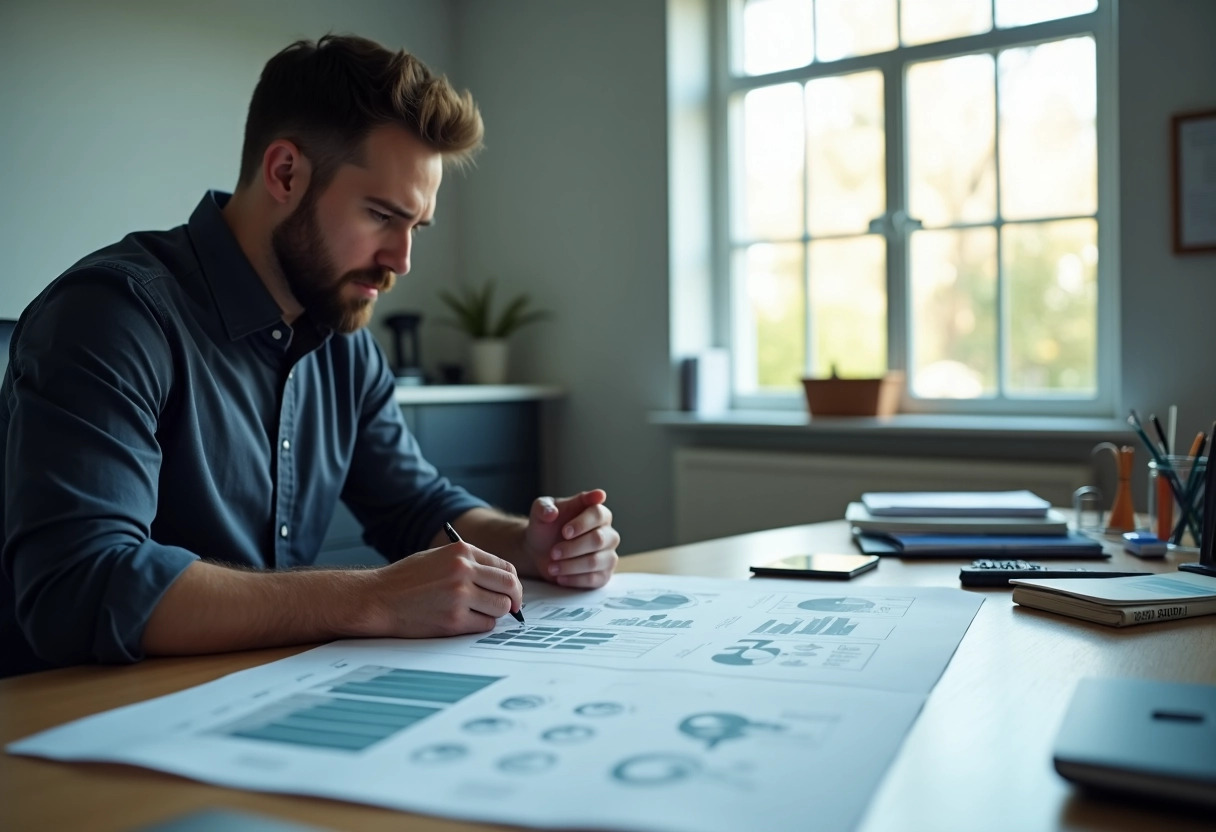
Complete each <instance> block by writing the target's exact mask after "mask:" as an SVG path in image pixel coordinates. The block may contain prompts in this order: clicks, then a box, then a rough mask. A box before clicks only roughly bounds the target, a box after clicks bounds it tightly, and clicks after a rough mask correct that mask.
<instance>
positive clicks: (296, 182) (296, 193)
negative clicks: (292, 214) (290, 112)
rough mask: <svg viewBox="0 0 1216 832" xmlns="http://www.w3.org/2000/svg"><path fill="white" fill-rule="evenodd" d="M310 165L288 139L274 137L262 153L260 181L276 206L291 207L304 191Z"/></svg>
mask: <svg viewBox="0 0 1216 832" xmlns="http://www.w3.org/2000/svg"><path fill="white" fill-rule="evenodd" d="M311 177H312V164H311V163H310V162H309V161H308V157H306V156H305V155H304V154H303V153H302V152H301V151H300V148H299V146H298V145H296V143H295V142H293V141H291V140H290V139H275V140H274V141H272V142H271V143H270V144H269V145H267V146H266V152H265V153H263V154H262V184H263V186H264V187H265V188H266V193H267V194H269V195H270V198H271V199H273V200H274V201H275V202H277V203H279V204H280V205H284V206H290V207H293V208H294V207H295V205H296V204H298V203H299V201H300V200H301V199H303V197H304V194H305V193H307V191H308V181H309V179H310V178H311Z"/></svg>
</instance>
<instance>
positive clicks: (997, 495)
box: [861, 491, 1051, 517]
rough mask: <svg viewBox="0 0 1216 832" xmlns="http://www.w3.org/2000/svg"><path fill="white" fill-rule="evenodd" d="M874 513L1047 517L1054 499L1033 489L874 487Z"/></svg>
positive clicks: (869, 506)
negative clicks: (1046, 498) (875, 489)
mask: <svg viewBox="0 0 1216 832" xmlns="http://www.w3.org/2000/svg"><path fill="white" fill-rule="evenodd" d="M861 502H862V505H864V506H865V507H866V510H867V511H869V512H870V514H872V515H873V516H875V517H1044V516H1045V515H1046V514H1047V510H1048V509H1049V508H1051V503H1049V502H1047V501H1046V500H1044V499H1043V498H1042V497H1040V496H1038V495H1037V494H1035V493H1033V492H1031V491H906V492H905V491H872V492H867V493H865V494H862V495H861Z"/></svg>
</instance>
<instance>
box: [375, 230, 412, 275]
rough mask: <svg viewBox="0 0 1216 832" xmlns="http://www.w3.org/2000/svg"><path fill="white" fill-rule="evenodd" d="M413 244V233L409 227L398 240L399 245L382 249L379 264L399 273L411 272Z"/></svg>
mask: <svg viewBox="0 0 1216 832" xmlns="http://www.w3.org/2000/svg"><path fill="white" fill-rule="evenodd" d="M412 245H413V235H412V234H411V233H410V231H409V230H408V229H407V230H406V232H405V233H404V234H403V235H402V236H401V238H400V239H399V240H398V242H397V245H395V246H393V247H391V248H386V249H384V250H383V251H381V254H380V259H379V261H378V264H379V265H381V266H384V267H385V268H386V269H389V270H391V271H393V272H396V273H397V274H399V275H405V274H409V271H410V248H411V247H412Z"/></svg>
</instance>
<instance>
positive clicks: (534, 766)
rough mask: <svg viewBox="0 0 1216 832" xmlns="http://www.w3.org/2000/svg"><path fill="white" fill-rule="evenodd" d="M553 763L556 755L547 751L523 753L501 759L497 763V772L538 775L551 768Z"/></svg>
mask: <svg viewBox="0 0 1216 832" xmlns="http://www.w3.org/2000/svg"><path fill="white" fill-rule="evenodd" d="M555 763H557V755H555V754H550V753H549V752H548V751H525V752H523V753H522V754H512V755H511V756H509V757H503V758H502V759H501V760H499V761H498V770H499V771H505V772H509V773H511V774H539V773H540V772H542V771H547V770H548V769H550V768H553V766H554V764H555Z"/></svg>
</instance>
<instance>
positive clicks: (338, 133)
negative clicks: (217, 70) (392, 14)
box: [240, 35, 484, 188]
mask: <svg viewBox="0 0 1216 832" xmlns="http://www.w3.org/2000/svg"><path fill="white" fill-rule="evenodd" d="M387 124H395V125H398V126H400V127H404V128H406V129H407V130H409V131H410V132H411V133H413V134H414V135H415V136H417V137H418V138H419V139H421V140H422V142H423V143H424V144H426V145H427V146H428V147H430V148H431V149H432V150H434V151H436V152H437V153H439V154H441V155H442V156H443V159H444V162H445V163H452V164H455V165H457V166H463V165H464V164H466V163H468V162H469V161H470V160H471V159H472V157H473V154H474V153H475V152H476V151H477V150H478V149H480V147H481V139H482V135H483V132H484V128H483V126H482V122H481V113H480V112H478V110H477V105H476V104H475V103H473V96H472V95H471V94H470V93H469V92H468V90H465V91H463V92H457V91H456V90H455V89H454V88H453V87H452V85H451V84H449V83H448V80H447V78H445V77H443V76H436V75H434V74H432V73H431V71H430V70H429V69H428V68H427V67H426V64H424V63H423V62H422V61H420V60H419V59H418V58H416V57H414V56H413V55H411V54H409V53H408V52H406V51H405V50H400V51H397V52H393V51H392V50H390V49H385V48H384V47H383V46H381V45H380V44H378V43H376V42H374V41H371V40H367V39H366V38H360V37H354V36H352V35H326V36H325V37H323V38H321V39H320V40H318V41H317V42H315V43H314V42H312V41H309V40H299V41H296V42H295V43H293V44H291V45H290V46H288V47H286V48H285V49H283V50H282V51H281V52H279V53H278V54H277V55H275V56H274V57H273V58H271V59H270V60H269V61H268V62H267V63H266V66H265V68H264V69H263V70H262V77H261V78H260V79H259V80H258V85H257V87H256V88H255V89H254V91H253V99H252V100H251V101H250V102H249V116H248V118H247V119H246V120H245V143H244V147H243V149H242V151H241V174H240V184H241V185H248V184H250V183H252V182H253V181H254V179H256V177H257V175H258V169H259V168H260V167H261V164H262V156H263V154H264V153H265V152H266V147H267V145H269V144H270V143H271V142H273V141H275V140H276V139H290V140H291V141H293V142H294V143H295V144H296V145H298V146H299V148H300V150H301V151H302V152H303V153H304V154H305V155H306V156H307V157H308V159H309V161H310V162H311V163H312V166H313V175H312V184H311V187H318V188H319V187H324V186H325V185H327V184H328V183H329V181H330V180H331V179H332V178H333V176H334V174H335V173H336V172H337V170H338V167H339V166H340V165H342V164H343V163H346V162H358V161H360V154H361V151H362V148H363V142H364V139H366V138H367V135H368V133H370V132H371V131H372V130H374V129H375V128H377V127H381V126H383V125H387Z"/></svg>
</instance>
